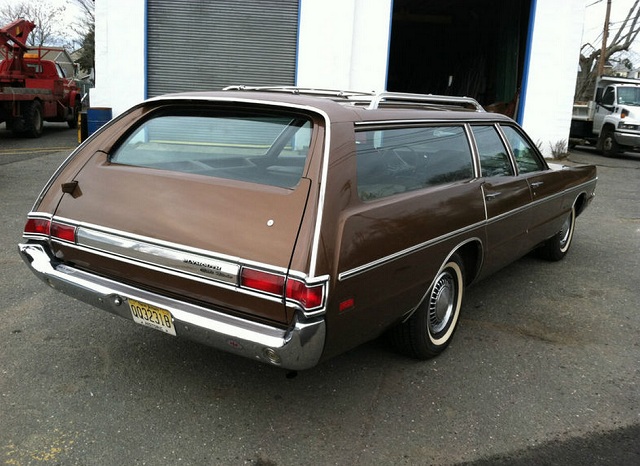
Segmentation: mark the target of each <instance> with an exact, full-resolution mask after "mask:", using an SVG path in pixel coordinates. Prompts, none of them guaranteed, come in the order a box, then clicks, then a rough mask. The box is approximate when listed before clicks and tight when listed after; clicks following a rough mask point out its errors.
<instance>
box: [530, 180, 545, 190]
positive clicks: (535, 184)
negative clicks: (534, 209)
mask: <svg viewBox="0 0 640 466" xmlns="http://www.w3.org/2000/svg"><path fill="white" fill-rule="evenodd" d="M543 184H544V181H536V182H534V183H531V187H532V188H539V187H540V186H542V185H543Z"/></svg>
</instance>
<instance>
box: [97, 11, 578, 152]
mask: <svg viewBox="0 0 640 466" xmlns="http://www.w3.org/2000/svg"><path fill="white" fill-rule="evenodd" d="M532 1H533V3H534V8H535V22H534V27H533V35H532V36H531V37H530V44H529V47H530V50H529V55H530V60H529V65H528V68H527V79H526V83H525V87H524V88H523V91H522V95H521V99H524V100H523V103H522V104H523V114H522V117H521V118H520V120H521V121H522V124H523V126H524V128H525V129H526V130H527V132H528V133H529V134H530V135H531V137H532V139H533V140H534V141H536V142H538V143H539V144H540V145H541V148H542V150H543V152H544V153H545V155H547V156H549V155H551V149H550V144H555V143H557V142H559V141H562V140H567V139H568V135H569V127H570V123H571V113H572V112H571V110H572V104H573V93H574V87H575V77H576V67H577V62H578V53H579V50H580V40H581V35H582V25H583V22H584V12H585V4H584V1H583V0H565V1H563V2H558V1H557V0H532ZM391 9H392V0H323V1H319V0H300V26H299V37H298V56H297V67H296V84H297V85H298V86H301V87H319V88H338V89H352V90H367V91H370V90H376V91H382V90H384V89H385V88H386V76H387V64H388V56H389V37H390V28H391V11H392V10H391ZM145 11H146V5H145V0H96V88H95V89H94V90H92V92H91V105H92V106H94V107H111V108H112V109H113V113H114V115H117V114H119V113H122V112H123V111H125V110H126V109H127V108H129V107H130V106H132V105H134V104H136V103H138V102H140V101H142V100H144V98H145V92H146V90H145V86H146V75H145V73H146V66H145V60H146V52H145V40H146V21H145ZM337 12H339V14H338V13H337Z"/></svg>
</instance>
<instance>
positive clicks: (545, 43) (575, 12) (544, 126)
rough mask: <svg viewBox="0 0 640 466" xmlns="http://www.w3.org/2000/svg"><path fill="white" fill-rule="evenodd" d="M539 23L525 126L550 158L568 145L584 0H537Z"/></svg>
mask: <svg viewBox="0 0 640 466" xmlns="http://www.w3.org/2000/svg"><path fill="white" fill-rule="evenodd" d="M534 2H535V3H536V5H535V9H536V12H535V24H534V28H533V36H532V37H531V38H530V52H529V54H530V60H529V64H528V73H527V75H528V76H527V82H526V88H525V93H524V95H523V96H522V98H524V99H525V100H524V113H523V115H522V119H521V122H522V126H523V127H524V128H525V130H526V131H527V133H528V134H529V135H530V136H531V138H532V139H533V140H534V141H535V142H537V143H540V145H541V149H542V151H543V153H544V154H545V156H551V147H550V145H555V144H556V143H558V142H560V141H565V142H568V139H569V128H570V126H571V115H572V107H573V94H574V91H575V85H576V73H577V68H578V57H579V53H580V45H581V44H580V41H581V39H582V28H583V24H584V14H585V2H584V1H583V0H564V1H562V2H559V1H557V0H537V1H536V0H534Z"/></svg>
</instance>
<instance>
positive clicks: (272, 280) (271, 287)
mask: <svg viewBox="0 0 640 466" xmlns="http://www.w3.org/2000/svg"><path fill="white" fill-rule="evenodd" d="M240 286H242V287H243V288H249V289H251V290H256V291H262V292H264V293H269V294H274V295H277V296H282V294H283V291H284V277H283V276H282V275H276V274H272V273H267V272H261V271H259V270H254V269H247V268H244V269H242V275H241V277H240Z"/></svg>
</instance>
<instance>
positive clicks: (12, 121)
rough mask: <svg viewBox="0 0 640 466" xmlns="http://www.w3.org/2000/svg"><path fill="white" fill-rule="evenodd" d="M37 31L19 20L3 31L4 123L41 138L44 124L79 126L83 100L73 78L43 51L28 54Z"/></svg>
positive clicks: (0, 113)
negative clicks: (31, 34)
mask: <svg viewBox="0 0 640 466" xmlns="http://www.w3.org/2000/svg"><path fill="white" fill-rule="evenodd" d="M34 28H35V24H34V23H32V22H31V21H26V20H24V19H19V20H16V21H14V22H13V23H11V24H9V25H7V26H5V27H3V28H0V50H1V53H2V56H1V57H0V58H2V61H1V62H0V123H2V122H5V123H6V127H7V129H9V130H12V131H13V132H14V133H16V134H20V135H25V136H28V137H34V138H37V137H40V136H41V135H42V127H43V122H44V121H66V122H67V123H68V125H69V127H70V128H75V127H76V126H77V124H78V113H79V112H80V110H81V109H82V96H81V93H80V90H79V89H78V87H77V86H76V83H75V81H74V80H73V79H72V78H67V77H66V76H65V73H64V71H63V70H62V68H61V67H60V65H59V64H57V63H56V62H54V61H51V60H43V59H42V51H43V50H46V48H43V47H41V48H39V49H38V53H27V50H28V47H27V45H26V41H27V37H28V36H29V34H30V33H31V31H33V29H34Z"/></svg>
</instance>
